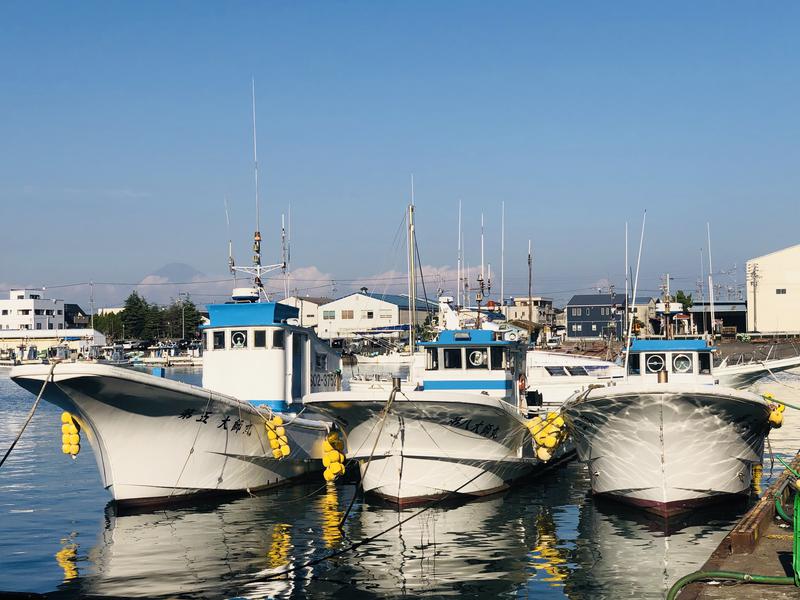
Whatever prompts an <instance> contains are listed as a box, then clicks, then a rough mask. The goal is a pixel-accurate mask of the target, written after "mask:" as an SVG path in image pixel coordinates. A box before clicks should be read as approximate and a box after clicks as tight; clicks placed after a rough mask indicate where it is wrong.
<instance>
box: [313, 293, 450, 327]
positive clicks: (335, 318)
mask: <svg viewBox="0 0 800 600" xmlns="http://www.w3.org/2000/svg"><path fill="white" fill-rule="evenodd" d="M415 306H416V321H415V323H416V324H417V325H422V324H423V323H424V322H425V319H426V318H427V317H428V315H435V314H436V312H437V311H438V308H439V306H438V304H437V303H436V302H432V301H429V300H424V299H422V298H417V299H416V302H415ZM410 314H411V303H410V302H409V299H408V296H407V295H403V294H382V293H377V292H370V291H368V290H367V289H366V288H362V290H361V291H360V292H354V293H352V294H349V295H347V296H344V297H342V298H339V299H338V300H333V301H331V302H328V303H327V304H323V305H322V306H320V307H319V315H320V318H319V322H318V325H317V335H319V336H320V337H321V338H323V339H342V338H354V337H362V336H364V335H381V336H383V337H394V338H399V337H401V336H403V335H407V334H405V333H403V331H404V330H405V331H407V329H408V327H407V326H408V322H409V320H410Z"/></svg>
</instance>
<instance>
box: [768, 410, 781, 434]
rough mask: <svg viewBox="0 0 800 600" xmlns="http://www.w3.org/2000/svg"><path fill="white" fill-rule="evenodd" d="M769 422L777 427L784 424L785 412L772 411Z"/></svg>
mask: <svg viewBox="0 0 800 600" xmlns="http://www.w3.org/2000/svg"><path fill="white" fill-rule="evenodd" d="M769 424H770V426H772V427H774V428H775V429H778V428H779V427H780V426H781V425H783V413H782V412H780V411H779V410H772V411H770V413H769Z"/></svg>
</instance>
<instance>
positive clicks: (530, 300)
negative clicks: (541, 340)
mask: <svg viewBox="0 0 800 600" xmlns="http://www.w3.org/2000/svg"><path fill="white" fill-rule="evenodd" d="M532 338H533V257H532V255H531V241H530V240H528V345H530V343H531V339H532Z"/></svg>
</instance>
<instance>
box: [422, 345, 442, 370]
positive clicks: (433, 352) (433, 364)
mask: <svg viewBox="0 0 800 600" xmlns="http://www.w3.org/2000/svg"><path fill="white" fill-rule="evenodd" d="M426 354H427V357H426V362H425V370H426V371H435V370H436V369H438V368H439V349H438V348H428V352H427V353H426Z"/></svg>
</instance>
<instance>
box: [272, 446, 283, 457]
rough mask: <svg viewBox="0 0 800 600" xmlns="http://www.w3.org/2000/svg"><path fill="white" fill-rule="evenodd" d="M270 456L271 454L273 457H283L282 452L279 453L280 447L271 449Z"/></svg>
mask: <svg viewBox="0 0 800 600" xmlns="http://www.w3.org/2000/svg"><path fill="white" fill-rule="evenodd" d="M272 456H273V457H274V458H283V454H282V453H281V450H280V448H275V449H274V450H273V451H272Z"/></svg>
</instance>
